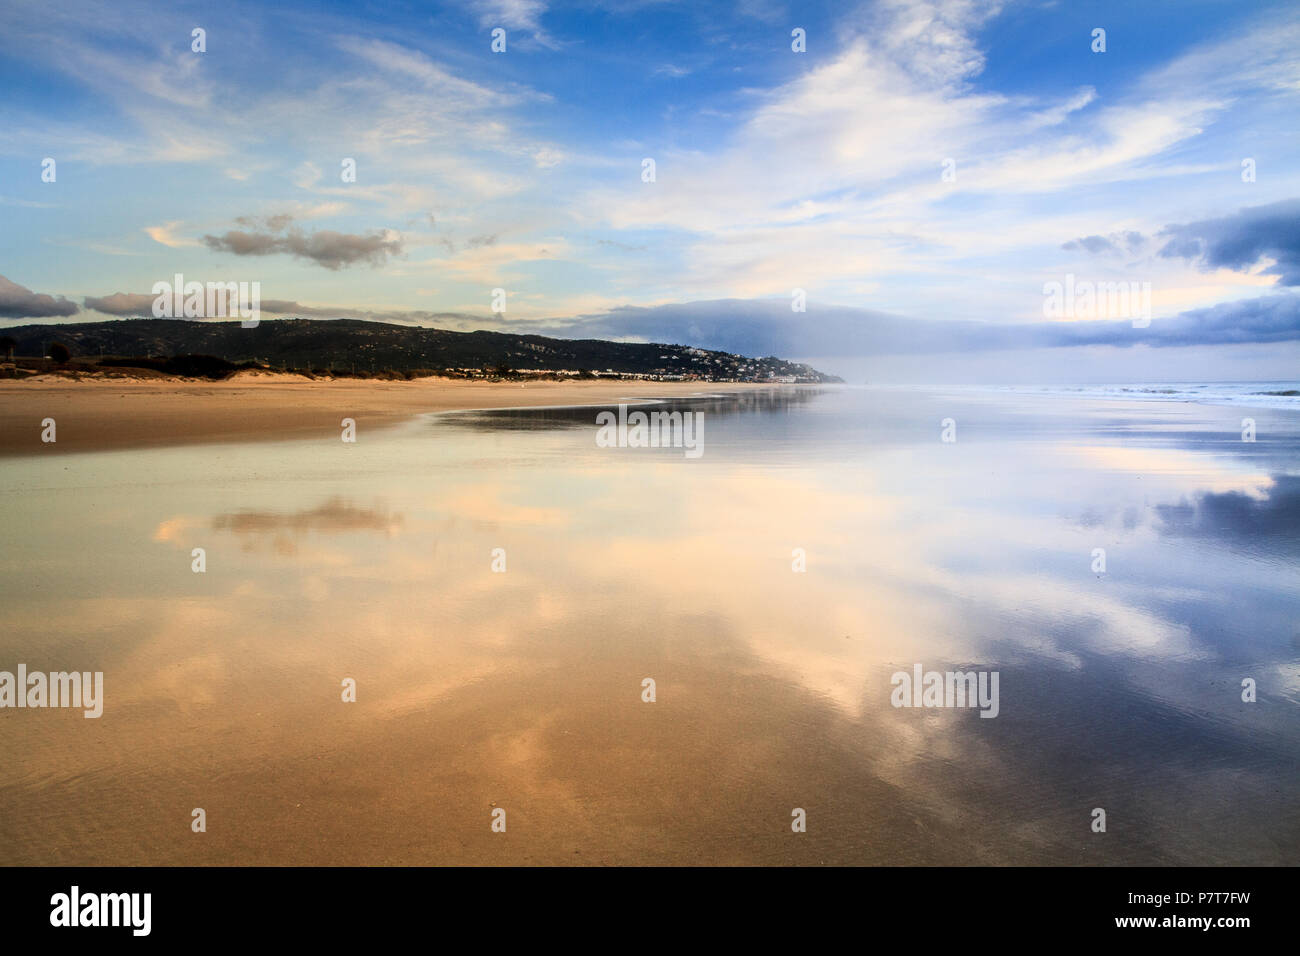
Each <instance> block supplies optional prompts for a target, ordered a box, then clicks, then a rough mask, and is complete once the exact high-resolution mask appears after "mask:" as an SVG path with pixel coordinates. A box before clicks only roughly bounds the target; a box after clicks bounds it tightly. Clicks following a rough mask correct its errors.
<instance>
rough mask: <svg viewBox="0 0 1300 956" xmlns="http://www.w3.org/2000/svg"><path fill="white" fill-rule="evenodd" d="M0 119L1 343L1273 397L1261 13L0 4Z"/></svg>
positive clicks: (1286, 364) (1293, 30) (1294, 355)
mask: <svg viewBox="0 0 1300 956" xmlns="http://www.w3.org/2000/svg"><path fill="white" fill-rule="evenodd" d="M196 29H201V30H202V31H203V33H202V43H201V44H200V43H199V42H198V41H197V40H196V39H195V34H194V31H195V30H196ZM498 29H499V30H501V31H504V34H503V35H504V50H502V51H500V52H497V51H494V49H493V42H494V31H495V30H498ZM1098 30H1102V31H1104V35H1100V34H1098V33H1097V31H1098ZM794 31H802V32H801V33H800V34H799V35H798V36H796V35H794ZM498 36H501V34H498ZM1103 40H1104V49H1101V48H1099V47H1100V46H1101V45H1102V41H1103ZM800 41H802V42H800ZM196 46H202V49H201V50H196V49H195V47H196ZM497 46H498V47H500V46H501V44H500V42H498V43H497ZM800 46H802V47H803V49H802V50H797V49H796V47H800ZM0 90H3V91H4V95H3V96H0V325H9V326H13V325H20V324H27V323H32V322H51V321H55V322H65V321H67V322H77V321H97V320H102V319H105V318H118V317H129V316H139V315H145V316H147V315H150V314H151V312H150V309H151V304H152V301H153V295H152V294H151V290H152V287H153V285H154V283H156V282H159V281H170V280H171V279H172V277H173V275H175V274H176V273H180V274H182V275H184V276H185V278H186V280H187V281H200V282H206V281H222V282H227V281H244V282H258V283H259V284H260V292H261V305H262V310H263V316H264V317H272V316H275V315H293V316H301V317H306V318H340V317H347V318H370V319H379V320H384V321H394V322H403V323H410V324H418V325H426V326H435V327H441V328H451V329H461V330H469V329H477V328H490V329H501V330H507V331H522V332H539V333H544V334H552V335H561V336H565V337H599V338H615V339H621V340H630V341H657V342H658V341H668V342H675V343H681V344H689V345H697V346H702V347H708V348H724V349H727V350H728V351H735V352H741V353H745V354H760V355H769V354H776V355H780V356H781V357H784V358H791V359H796V360H806V361H812V362H813V363H814V364H816V365H817V366H818V367H819V368H822V369H824V370H826V371H831V372H836V373H838V374H843V375H845V377H846V378H848V379H850V380H854V381H856V380H858V379H869V380H872V381H891V380H897V381H921V382H942V381H953V382H958V381H961V382H965V381H1008V382H1011V381H1015V382H1021V381H1031V382H1052V381H1079V382H1087V381H1099V382H1118V381H1189V380H1206V379H1208V380H1234V379H1236V380H1239V379H1255V380H1293V379H1295V378H1297V377H1298V376H1297V374H1296V370H1297V369H1300V161H1298V159H1297V157H1300V122H1298V120H1300V108H1298V107H1300V7H1297V6H1296V5H1295V4H1294V3H1291V2H1282V3H1269V2H1261V3H1240V2H1205V0H1178V2H1158V0H1156V2H1147V3H1142V4H1133V3H1131V2H1118V3H1106V2H1101V3H1081V2H1080V3H1074V2H1065V0H1059V2H1058V0H1054V2H1031V0H1020V2H1017V0H1007V2H1002V3H975V2H966V0H953V2H946V0H883V2H867V3H816V2H813V3H798V4H794V3H781V2H777V0H742V2H739V3H731V4H714V3H709V2H700V0H694V2H687V0H683V2H672V0H664V2H652V0H588V2H575V3H565V4H561V3H548V2H547V0H489V2H479V3H468V2H465V3H456V2H450V3H441V4H436V3H435V4H425V3H420V4H404V3H400V2H398V3H389V2H385V3H367V2H350V3H329V2H314V3H295V2H286V3H276V4H274V5H266V6H265V7H263V6H261V5H251V4H244V3H239V2H233V3H232V2H223V3H221V4H215V3H186V2H175V3H166V4H162V3H137V2H132V0H124V2H117V3H114V4H112V5H100V4H82V3H77V2H66V3H60V4H57V5H50V4H47V3H44V2H41V3H29V2H27V0H6V2H5V3H4V4H3V5H2V6H0ZM50 160H53V164H52V166H51V164H50V163H49V161H50ZM648 160H652V161H653V176H652V177H651V176H650V171H649V169H648V166H649V164H648V163H647V161H648ZM349 162H350V164H351V165H352V166H354V168H355V177H353V179H349V177H348V175H347V169H346V168H345V167H347V166H348V165H349ZM51 172H52V174H53V175H51ZM353 180H354V181H353ZM1066 288H1069V289H1071V290H1072V291H1075V292H1076V293H1077V294H1075V295H1074V296H1065V295H1064V290H1065V289H1066ZM1107 289H1109V290H1111V291H1110V292H1109V293H1103V292H1102V290H1107ZM497 290H504V291H503V292H501V293H498V292H497ZM796 290H797V291H796ZM1091 290H1097V291H1098V293H1099V294H1098V295H1096V296H1092V295H1090V294H1085V292H1086V291H1091ZM1115 290H1122V291H1123V292H1124V298H1123V299H1120V298H1119V297H1118V292H1116V291H1115ZM1130 291H1131V292H1132V296H1131V297H1130V296H1129V295H1128V293H1129V292H1130ZM494 305H497V306H503V307H504V311H494Z"/></svg>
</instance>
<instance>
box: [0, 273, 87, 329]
mask: <svg viewBox="0 0 1300 956" xmlns="http://www.w3.org/2000/svg"><path fill="white" fill-rule="evenodd" d="M78 311H79V310H78V308H77V304H76V303H75V302H71V301H69V300H67V299H65V298H64V297H63V296H58V297H55V296H52V295H46V294H45V293H43V292H33V291H32V290H31V289H27V288H24V287H23V286H20V285H19V284H18V283H16V282H10V281H9V280H8V279H6V278H5V277H4V276H0V319H46V318H49V317H51V316H56V315H76V314H77V312H78Z"/></svg>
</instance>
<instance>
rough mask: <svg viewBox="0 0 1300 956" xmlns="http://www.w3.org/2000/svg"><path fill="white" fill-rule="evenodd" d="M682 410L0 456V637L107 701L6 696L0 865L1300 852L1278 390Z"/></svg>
mask: <svg viewBox="0 0 1300 956" xmlns="http://www.w3.org/2000/svg"><path fill="white" fill-rule="evenodd" d="M624 384H625V385H626V384H631V385H633V386H635V385H636V383H624ZM521 391H523V390H521ZM639 392H640V389H637V388H635V387H633V388H631V389H628V390H626V394H638V393H639ZM693 404H697V405H701V406H705V407H706V414H707V415H708V416H709V417H708V428H707V430H706V432H705V434H706V442H707V446H706V451H705V454H704V455H703V456H702V457H701V458H699V459H696V460H691V459H687V458H686V457H685V456H684V455H683V454H682V453H681V451H680V449H632V448H628V449H618V448H606V447H600V446H598V445H597V444H596V443H595V442H594V441H593V437H592V434H593V430H594V421H593V416H592V415H591V414H590V413H589V411H588V410H583V412H581V413H577V412H573V411H570V412H567V413H566V412H564V411H562V410H553V411H547V412H523V411H511V412H498V413H492V414H464V415H446V416H428V417H425V418H413V419H411V420H409V421H407V422H406V423H404V424H400V425H396V426H394V427H392V428H388V429H385V430H383V431H382V432H381V433H379V434H377V435H376V436H375V437H374V439H373V440H368V439H363V440H362V441H361V442H359V443H358V444H357V445H355V446H345V445H343V444H341V443H340V442H338V441H337V439H336V438H335V439H334V440H332V441H322V442H319V443H316V442H301V441H289V442H283V443H276V442H266V441H261V442H257V443H249V444H246V445H239V444H220V445H189V446H186V447H178V448H153V449H138V450H133V451H130V452H129V453H114V454H103V455H80V456H74V455H68V456H65V457H63V458H62V459H60V460H58V461H50V460H48V459H46V458H44V457H42V456H40V455H27V456H11V457H9V458H8V459H6V460H5V461H4V462H3V471H4V474H5V479H6V480H5V482H4V483H3V486H0V600H2V601H3V604H4V607H5V612H4V618H3V620H4V623H5V627H4V628H3V629H0V670H4V669H9V670H13V669H14V668H15V667H16V666H17V665H18V664H19V663H24V664H26V665H27V666H28V667H29V668H30V669H40V670H43V671H59V670H74V669H75V670H79V671H102V672H103V674H104V685H103V686H104V710H103V714H102V716H101V717H100V718H98V719H89V720H88V719H86V718H85V717H84V716H83V715H82V713H81V712H80V711H78V710H75V709H43V710H34V709H24V710H21V711H20V710H15V709H0V754H5V755H7V756H8V757H9V759H7V760H4V761H0V865H13V864H34V865H48V864H67V865H73V864H83V865H113V864H161V865H186V864H191V865H228V864H271V865H298V864H321V865H359V864H377V865H387V864H452V865H476V864H507V865H533V864H566V863H572V864H583V865H611V864H614V865H617V864H650V865H659V864H736V865H768V864H793V865H809V866H816V865H835V864H927V865H928V864H947V865H988V864H997V865H1001V864H1055V865H1071V866H1073V865H1130V864H1140V865H1187V864H1196V865H1225V864H1255V865H1260V864H1266V865H1285V864H1288V863H1293V862H1294V860H1295V859H1296V848H1297V847H1300V812H1298V811H1297V807H1298V806H1300V803H1298V802H1297V800H1296V798H1295V795H1296V794H1297V793H1300V774H1298V772H1297V768H1296V764H1295V759H1294V755H1295V753H1296V752H1297V750H1298V746H1300V737H1298V733H1300V731H1298V730H1297V724H1296V721H1295V719H1294V713H1295V710H1294V708H1295V706H1296V702H1297V699H1298V698H1297V695H1298V694H1300V660H1298V659H1297V656H1296V647H1297V644H1296V637H1295V630H1294V621H1295V620H1297V619H1298V617H1297V612H1298V610H1300V608H1298V605H1297V598H1296V591H1295V588H1294V585H1293V581H1294V580H1295V569H1296V567H1297V553H1296V550H1295V545H1294V541H1295V536H1294V535H1293V534H1288V533H1286V529H1290V528H1293V527H1295V524H1294V522H1295V515H1296V513H1297V510H1296V505H1297V502H1300V497H1298V496H1300V478H1297V477H1296V475H1297V474H1300V467H1298V465H1297V462H1298V461H1300V459H1298V457H1297V456H1298V454H1300V453H1298V452H1297V448H1300V440H1298V436H1300V423H1297V422H1296V421H1295V419H1294V416H1289V415H1286V414H1283V413H1282V412H1268V411H1258V412H1256V413H1255V414H1256V415H1257V416H1258V418H1259V423H1260V433H1261V435H1264V436H1267V437H1268V442H1265V441H1260V442H1256V443H1243V442H1241V441H1240V439H1239V437H1238V433H1237V428H1238V423H1239V421H1240V417H1241V413H1240V411H1239V410H1238V409H1234V408H1224V409H1218V408H1207V407H1194V406H1181V405H1163V404H1145V405H1143V404H1132V405H1124V406H1122V407H1121V406H1117V405H1115V404H1113V403H1107V404H1098V403H1093V402H1089V401H1080V400H1076V399H1060V398H1050V399H1047V398H1044V399H1037V400H1033V401H1031V400H1027V399H1025V398H1023V397H1015V398H1014V399H1008V398H1006V397H1004V396H994V397H987V396H985V397H981V396H979V395H962V396H952V395H946V394H938V395H927V394H895V393H891V392H888V391H878V392H877V391H871V392H866V391H863V392H853V391H849V390H829V391H827V392H825V393H822V394H813V393H812V392H811V391H809V390H798V389H787V390H779V391H778V390H770V391H768V392H767V393H765V394H764V393H758V392H755V393H752V394H746V395H745V396H744V398H743V399H742V400H734V401H732V400H727V401H717V402H712V403H706V402H698V403H693ZM949 415H951V416H953V417H955V418H956V419H957V420H958V421H960V422H961V427H962V429H963V431H962V433H961V434H962V438H961V440H960V441H959V442H957V443H955V444H945V443H943V442H942V441H941V440H940V438H939V433H940V429H939V423H940V422H941V421H942V419H943V418H944V417H947V416H949ZM331 434H336V433H334V432H331ZM1262 529H1274V530H1273V531H1271V532H1267V533H1265V531H1264V530H1262ZM1094 546H1098V547H1105V548H1106V549H1107V550H1108V551H1109V553H1110V555H1111V561H1112V563H1111V565H1110V567H1109V569H1108V571H1107V572H1106V573H1105V574H1097V573H1095V572H1094V571H1093V569H1092V560H1093V557H1092V548H1093V547H1094ZM196 547H201V548H204V549H205V553H206V569H205V571H204V573H202V574H196V573H194V570H193V565H192V563H191V562H192V555H193V550H192V549H194V548H196ZM497 548H501V549H503V550H504V551H505V552H506V553H508V562H509V563H508V570H506V571H504V572H502V573H497V572H496V571H495V570H494V569H493V566H492V563H491V561H492V558H491V555H492V553H493V551H494V550H495V549H497ZM794 548H800V549H803V550H805V551H806V553H807V558H808V561H807V569H806V572H803V573H794V572H795V570H796V569H795V568H794V567H793V565H792V560H791V559H792V549H794ZM1243 594H1245V595H1248V599H1242V597H1241V596H1242V595H1243ZM916 664H923V665H924V666H925V667H926V668H927V669H929V668H933V669H936V670H948V669H958V668H959V669H963V670H970V669H975V670H981V671H983V670H991V671H996V672H998V673H1000V675H1001V685H1000V686H1001V700H1000V711H999V715H998V717H997V718H996V719H987V720H986V719H982V718H981V717H980V716H979V715H978V714H977V713H976V712H975V711H974V710H973V709H971V708H951V709H942V708H941V709H926V708H895V707H894V705H893V701H892V690H893V687H892V677H891V675H892V674H893V672H894V671H895V670H898V669H903V670H910V669H911V668H913V667H914V666H915V665H916ZM1245 676H1250V677H1252V678H1255V679H1256V680H1257V681H1258V686H1259V702H1258V703H1253V704H1247V703H1244V702H1243V700H1242V698H1241V680H1242V678H1243V677H1245ZM647 677H650V678H652V679H653V680H654V681H655V682H656V686H657V698H656V700H655V701H654V702H653V703H650V702H646V701H645V700H643V698H642V687H643V685H642V682H643V681H644V679H645V678H647ZM345 678H346V679H354V680H355V681H356V688H357V697H356V701H355V703H353V702H345V701H344V700H343V699H342V695H341V688H342V681H343V680H344V679H345ZM1099 807H1100V808H1103V809H1104V810H1105V811H1106V813H1107V824H1108V829H1107V831H1106V832H1105V833H1097V832H1094V831H1093V830H1092V829H1091V824H1092V821H1093V811H1094V809H1095V808H1099ZM195 808H203V809H204V810H205V811H206V814H207V830H206V832H204V833H202V834H199V833H195V832H193V831H192V830H191V814H192V811H193V810H194V809H195ZM496 809H502V810H504V811H506V813H507V830H506V832H504V833H496V832H494V831H493V830H492V828H491V824H492V814H493V811H494V810H496ZM797 809H801V810H804V811H806V814H807V825H808V826H807V832H804V833H795V832H794V831H793V830H792V828H791V821H792V814H793V812H794V811H795V810H797Z"/></svg>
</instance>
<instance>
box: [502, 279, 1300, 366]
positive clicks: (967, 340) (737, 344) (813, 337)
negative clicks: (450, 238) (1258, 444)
mask: <svg viewBox="0 0 1300 956" xmlns="http://www.w3.org/2000/svg"><path fill="white" fill-rule="evenodd" d="M514 327H515V328H518V326H514ZM532 331H536V332H538V333H540V334H543V335H555V336H560V337H563V338H615V339H617V338H631V339H638V340H643V341H649V342H664V343H668V344H674V345H694V346H698V347H701V348H710V349H721V350H723V351H727V352H738V353H740V354H743V355H785V356H789V355H838V356H845V357H854V356H876V355H915V354H937V353H949V352H983V351H992V350H1003V349H1031V348H1065V347H1070V346H1096V345H1109V346H1117V347H1121V348H1126V347H1129V346H1134V345H1146V346H1153V347H1170V346H1183V345H1229V344H1240V343H1268V342H1289V341H1297V340H1300V296H1297V295H1289V294H1282V295H1272V296H1264V297H1262V298H1258V299H1249V300H1246V301H1242V302H1225V303H1221V304H1220V305H1216V306H1213V307H1211V308H1208V309H1197V310H1194V311H1190V312H1184V313H1182V314H1180V315H1177V316H1174V317H1171V318H1167V319H1153V320H1152V321H1151V325H1150V326H1149V327H1147V328H1134V327H1133V323H1132V321H1131V320H1128V319H1125V320H1120V321H1108V320H1103V321H1089V322H1032V323H1023V324H1014V325H1012V324H1007V323H999V324H993V323H982V322H966V321H944V320H939V319H909V318H905V317H903V316H898V315H890V314H888V313H885V312H876V311H872V310H870V309H857V308H850V307H846V306H821V307H819V306H817V305H816V304H815V303H810V304H809V306H808V312H806V313H792V312H791V311H790V304H789V302H788V301H786V300H780V301H773V300H762V301H745V300H739V299H721V300H717V301H712V302H690V303H683V304H680V305H665V306H657V307H653V308H639V307H626V308H620V309H615V310H613V311H611V312H607V313H604V314H601V315H590V316H583V317H581V318H579V319H576V320H573V321H562V322H540V323H537V324H536V328H535V329H532Z"/></svg>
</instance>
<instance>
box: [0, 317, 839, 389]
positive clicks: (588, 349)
mask: <svg viewBox="0 0 1300 956" xmlns="http://www.w3.org/2000/svg"><path fill="white" fill-rule="evenodd" d="M3 331H4V334H6V335H9V336H11V337H13V338H14V339H15V340H16V341H17V342H18V347H17V349H16V350H15V352H16V355H18V356H28V357H39V356H43V355H46V354H47V348H48V346H49V343H51V342H53V341H58V342H62V343H63V344H64V345H66V346H68V348H69V349H70V350H71V352H72V355H73V357H74V358H92V357H98V356H118V357H122V356H127V357H131V356H138V357H154V358H165V357H169V356H178V355H211V356H216V357H218V358H221V359H224V360H226V361H228V362H234V363H244V362H255V363H258V364H262V365H267V366H270V367H273V368H288V369H302V370H328V369H334V370H337V371H340V372H355V373H375V372H381V371H385V370H390V369H391V370H393V371H395V372H401V373H409V372H412V371H417V370H418V371H421V372H429V371H434V372H445V371H451V372H457V371H466V370H491V371H494V372H495V371H504V370H507V369H508V370H515V371H521V372H523V371H532V372H541V371H552V372H569V373H583V374H587V373H593V372H594V373H597V374H608V373H621V374H624V375H636V376H641V377H647V378H663V379H687V380H694V379H698V380H701V381H716V382H723V381H725V382H742V381H743V382H767V381H793V382H809V383H816V382H838V381H839V379H838V378H836V377H835V376H833V375H825V374H823V373H821V372H819V371H817V370H816V369H814V368H811V367H810V366H807V365H802V364H798V363H794V362H786V361H784V360H782V359H778V358H747V357H745V356H743V355H733V354H730V353H727V352H714V351H707V350H704V349H695V348H689V347H686V346H680V345H655V344H641V343H626V342H606V341H601V340H599V339H579V340H568V339H554V338H548V337H546V336H541V335H514V334H510V333H503V332H450V331H446V330H443V329H426V328H418V327H412V326H402V325H390V324H388V323H384V322H364V321H360V320H356V319H336V320H320V319H279V320H263V321H262V322H261V323H260V324H259V325H258V326H257V327H256V328H251V329H246V328H241V327H240V324H239V323H238V322H211V321H193V320H183V319H123V320H119V321H105V322H83V323H75V324H66V325H23V326H17V327H14V328H11V329H6V330H3Z"/></svg>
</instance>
